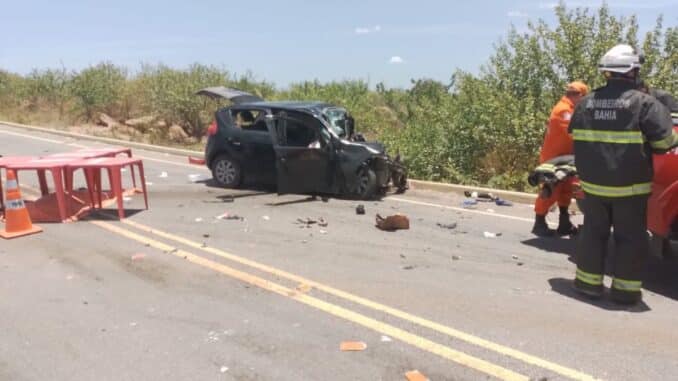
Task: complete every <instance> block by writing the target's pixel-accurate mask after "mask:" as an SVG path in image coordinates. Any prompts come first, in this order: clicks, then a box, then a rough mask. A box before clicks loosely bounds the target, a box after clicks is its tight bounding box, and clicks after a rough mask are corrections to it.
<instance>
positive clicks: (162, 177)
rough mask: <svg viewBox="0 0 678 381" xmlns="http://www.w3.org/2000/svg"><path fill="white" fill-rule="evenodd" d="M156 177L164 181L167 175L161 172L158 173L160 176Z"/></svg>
mask: <svg viewBox="0 0 678 381" xmlns="http://www.w3.org/2000/svg"><path fill="white" fill-rule="evenodd" d="M158 177H160V178H161V179H166V178H167V177H169V175H168V174H167V172H164V171H163V172H160V176H158Z"/></svg>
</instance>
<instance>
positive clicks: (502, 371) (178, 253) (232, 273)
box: [90, 221, 529, 381]
mask: <svg viewBox="0 0 678 381" xmlns="http://www.w3.org/2000/svg"><path fill="white" fill-rule="evenodd" d="M90 223H91V224H94V225H96V226H98V227H100V228H103V229H106V230H108V231H110V232H112V233H115V234H118V235H121V236H123V237H126V238H128V239H131V240H134V241H137V242H140V243H143V244H146V245H149V246H150V247H153V248H156V249H158V250H162V251H164V252H167V253H170V254H172V255H174V256H175V257H178V258H183V259H185V260H187V261H189V262H191V263H194V264H197V265H200V266H202V267H206V268H208V269H211V270H214V271H217V272H219V273H222V274H224V275H226V276H229V277H231V278H234V279H237V280H239V281H242V282H245V283H248V284H251V285H253V286H256V287H259V288H262V289H264V290H267V291H270V292H273V293H276V294H278V295H281V296H284V297H287V298H290V299H293V300H295V301H297V302H300V303H303V304H306V305H307V306H310V307H313V308H316V309H318V310H321V311H324V312H326V313H328V314H331V315H333V316H336V317H339V318H342V319H344V320H348V321H350V322H353V323H355V324H358V325H361V326H363V327H365V328H369V329H371V330H373V331H376V332H379V333H381V334H384V335H388V336H390V337H393V338H395V339H398V340H400V341H402V342H404V343H406V344H409V345H412V346H414V347H417V348H419V349H422V350H424V351H427V352H430V353H433V354H436V355H438V356H440V357H443V358H445V359H448V360H451V361H453V362H455V363H457V364H460V365H463V366H466V367H468V368H471V369H474V370H476V371H479V372H482V373H485V374H487V375H490V376H492V377H495V378H498V379H501V380H507V381H514V380H515V381H529V378H528V377H527V376H525V375H522V374H520V373H516V372H514V371H511V370H509V369H506V368H503V367H501V366H498V365H495V364H492V363H490V362H488V361H485V360H482V359H479V358H476V357H473V356H470V355H467V354H465V353H463V352H460V351H457V350H455V349H452V348H450V347H447V346H445V345H442V344H439V343H436V342H434V341H431V340H428V339H426V338H423V337H421V336H418V335H415V334H412V333H410V332H407V331H405V330H402V329H400V328H397V327H394V326H392V325H389V324H386V323H383V322H381V321H379V320H376V319H372V318H370V317H367V316H365V315H362V314H360V313H357V312H354V311H351V310H349V309H346V308H343V307H341V306H338V305H335V304H332V303H328V302H325V301H323V300H320V299H318V298H315V297H312V296H309V295H306V294H305V293H303V292H299V291H297V290H293V289H291V288H288V287H285V286H282V285H280V284H277V283H275V282H271V281H269V280H266V279H263V278H260V277H257V276H254V275H252V274H249V273H246V272H242V271H239V270H236V269H234V268H232V267H228V266H226V265H223V264H221V263H218V262H215V261H212V260H209V259H207V258H204V257H201V256H199V255H195V254H193V253H190V252H187V251H184V250H177V249H176V248H174V247H172V246H169V245H167V244H164V243H162V242H159V241H156V240H152V239H149V238H147V237H143V236H141V235H139V234H136V233H133V232H131V231H128V230H125V229H122V228H119V227H117V226H115V225H112V224H110V223H107V222H103V221H90Z"/></svg>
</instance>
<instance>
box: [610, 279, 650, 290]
mask: <svg viewBox="0 0 678 381" xmlns="http://www.w3.org/2000/svg"><path fill="white" fill-rule="evenodd" d="M642 285H643V282H641V281H639V280H626V279H619V278H614V279H613V280H612V288H615V289H617V290H619V291H627V292H636V291H640V288H641V286H642Z"/></svg>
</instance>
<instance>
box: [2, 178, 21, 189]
mask: <svg viewBox="0 0 678 381" xmlns="http://www.w3.org/2000/svg"><path fill="white" fill-rule="evenodd" d="M18 187H19V184H17V182H16V180H7V184H6V185H5V188H7V190H10V189H17V188H18Z"/></svg>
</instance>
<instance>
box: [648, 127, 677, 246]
mask: <svg viewBox="0 0 678 381" xmlns="http://www.w3.org/2000/svg"><path fill="white" fill-rule="evenodd" d="M673 128H674V129H675V130H676V131H678V120H676V119H675V118H674V119H673ZM653 160H654V161H653V163H654V181H653V184H652V196H651V197H650V201H649V203H648V208H647V228H648V230H650V231H651V232H652V243H651V251H652V254H654V255H657V256H662V255H663V256H670V255H671V244H670V239H677V238H678V149H674V150H673V151H671V152H669V153H667V154H664V155H654V158H653Z"/></svg>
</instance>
